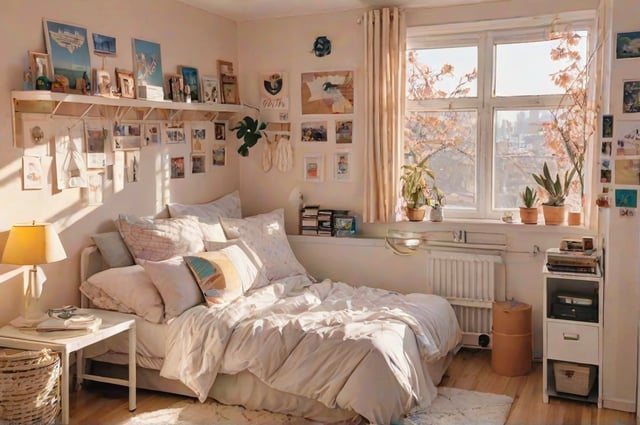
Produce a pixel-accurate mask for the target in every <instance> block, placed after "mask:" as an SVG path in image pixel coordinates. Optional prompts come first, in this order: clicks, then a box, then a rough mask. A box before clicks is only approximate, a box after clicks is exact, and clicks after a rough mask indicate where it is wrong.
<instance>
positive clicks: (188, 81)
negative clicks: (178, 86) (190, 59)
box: [178, 66, 200, 103]
mask: <svg viewBox="0 0 640 425" xmlns="http://www.w3.org/2000/svg"><path fill="white" fill-rule="evenodd" d="M178 71H179V72H180V73H181V74H182V79H183V80H184V85H185V87H186V86H188V87H189V94H190V95H191V102H194V103H197V102H200V78H199V77H198V69H197V68H194V67H191V66H179V67H178Z"/></svg>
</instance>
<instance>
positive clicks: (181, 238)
mask: <svg viewBox="0 0 640 425" xmlns="http://www.w3.org/2000/svg"><path fill="white" fill-rule="evenodd" d="M116 225H117V227H118V230H119V231H120V235H122V239H124V242H125V243H126V244H127V247H128V248H129V251H131V253H132V254H133V256H134V257H135V259H136V262H138V260H139V259H142V260H150V261H161V260H166V259H168V258H171V257H174V256H176V255H189V254H194V253H197V252H202V251H204V243H203V241H202V238H203V237H202V230H200V226H199V224H198V222H197V221H196V220H194V219H190V218H148V217H136V216H133V215H127V214H120V215H119V216H118V219H117V220H116Z"/></svg>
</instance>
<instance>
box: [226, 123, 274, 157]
mask: <svg viewBox="0 0 640 425" xmlns="http://www.w3.org/2000/svg"><path fill="white" fill-rule="evenodd" d="M265 128H267V124H266V123H264V122H260V121H258V120H254V119H253V118H251V117H250V116H246V117H244V118H243V119H242V120H241V121H239V122H238V124H236V126H235V127H233V128H232V129H231V131H236V130H237V132H236V137H237V138H238V139H241V140H243V141H244V143H242V145H240V147H239V148H238V153H239V154H240V155H242V156H249V148H250V147H252V146H254V145H255V144H256V143H258V140H259V139H260V138H261V137H262V130H264V129H265Z"/></svg>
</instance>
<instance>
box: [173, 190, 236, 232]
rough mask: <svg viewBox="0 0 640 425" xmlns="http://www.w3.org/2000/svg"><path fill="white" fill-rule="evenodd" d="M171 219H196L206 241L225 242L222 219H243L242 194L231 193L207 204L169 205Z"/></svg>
mask: <svg viewBox="0 0 640 425" xmlns="http://www.w3.org/2000/svg"><path fill="white" fill-rule="evenodd" d="M167 209H168V210H169V214H170V215H171V217H194V218H195V219H196V220H197V221H198V222H199V223H200V228H201V229H202V233H203V235H204V239H205V240H211V241H224V240H226V238H225V237H224V232H223V231H222V227H221V226H220V217H232V218H241V217H242V210H241V208H240V192H238V191H237V190H236V191H234V192H231V193H229V194H227V195H225V196H223V197H222V198H219V199H216V200H215V201H212V202H209V203H206V204H191V205H188V204H167Z"/></svg>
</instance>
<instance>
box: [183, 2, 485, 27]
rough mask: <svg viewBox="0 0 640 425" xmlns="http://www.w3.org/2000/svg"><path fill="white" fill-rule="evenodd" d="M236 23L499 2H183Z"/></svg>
mask: <svg viewBox="0 0 640 425" xmlns="http://www.w3.org/2000/svg"><path fill="white" fill-rule="evenodd" d="M179 1H181V2H183V3H186V4H190V5H192V6H195V7H198V8H200V9H203V10H206V11H208V12H211V13H214V14H216V15H220V16H224V17H225V18H228V19H231V20H233V21H236V22H243V21H254V20H257V19H268V18H279V17H290V16H304V15H313V14H319V13H333V12H341V11H345V10H354V9H370V8H378V7H385V6H389V7H392V6H400V7H407V8H409V7H444V6H457V5H461V4H474V3H488V2H491V1H496V0H179Z"/></svg>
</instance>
